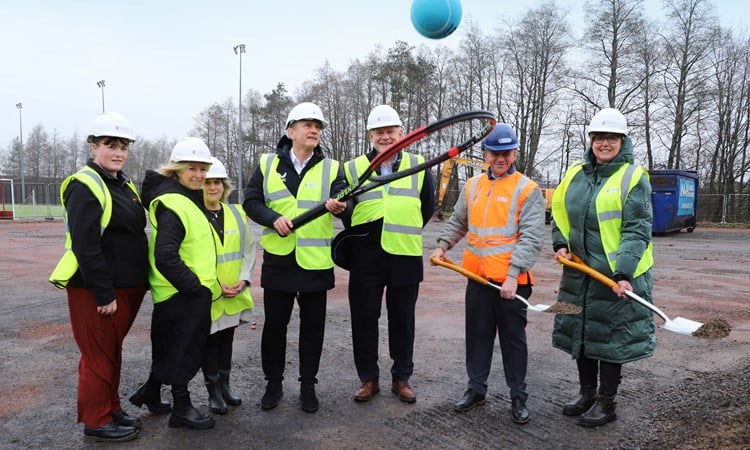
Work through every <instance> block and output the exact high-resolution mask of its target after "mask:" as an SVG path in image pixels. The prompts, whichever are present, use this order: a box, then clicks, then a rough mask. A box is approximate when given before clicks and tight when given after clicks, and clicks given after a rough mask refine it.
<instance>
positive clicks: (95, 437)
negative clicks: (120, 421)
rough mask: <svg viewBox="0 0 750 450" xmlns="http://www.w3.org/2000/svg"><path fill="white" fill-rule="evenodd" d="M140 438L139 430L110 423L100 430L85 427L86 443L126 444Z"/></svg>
mask: <svg viewBox="0 0 750 450" xmlns="http://www.w3.org/2000/svg"><path fill="white" fill-rule="evenodd" d="M136 437H138V428H133V427H123V426H121V425H117V424H116V423H114V422H110V423H108V424H106V425H104V426H101V427H99V428H91V427H87V426H85V427H83V440H84V441H85V442H126V441H132V440H133V439H135V438H136Z"/></svg>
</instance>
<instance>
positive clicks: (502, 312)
mask: <svg viewBox="0 0 750 450" xmlns="http://www.w3.org/2000/svg"><path fill="white" fill-rule="evenodd" d="M517 293H518V295H520V296H522V297H525V298H527V299H528V298H529V297H530V296H531V286H530V285H519V286H518V289H517ZM526 322H527V321H526V309H525V305H524V304H523V303H521V302H519V301H517V300H515V299H514V300H508V299H505V298H502V297H500V292H498V291H497V290H496V289H494V288H491V287H489V286H484V285H481V284H479V283H477V282H475V281H471V280H470V281H469V284H468V285H467V286H466V372H467V374H468V376H469V383H468V388H469V389H471V390H473V391H474V392H476V393H479V394H486V393H487V378H489V375H490V368H491V367H492V354H493V350H494V347H495V336H498V337H499V340H500V351H501V352H502V356H503V370H504V371H505V382H506V384H507V385H508V387H509V388H510V397H511V398H512V399H513V398H520V399H522V400H524V401H526V399H527V397H528V394H527V393H526V367H527V364H528V348H527V346H526Z"/></svg>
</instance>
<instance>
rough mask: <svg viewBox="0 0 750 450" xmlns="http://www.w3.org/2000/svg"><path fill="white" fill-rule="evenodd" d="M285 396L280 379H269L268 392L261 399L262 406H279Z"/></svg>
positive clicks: (268, 407) (264, 407)
mask: <svg viewBox="0 0 750 450" xmlns="http://www.w3.org/2000/svg"><path fill="white" fill-rule="evenodd" d="M283 396H284V390H283V389H282V387H281V382H280V381H269V382H268V385H266V392H265V393H264V394H263V398H261V399H260V407H261V408H262V409H274V408H275V407H277V406H279V401H280V400H281V397H283Z"/></svg>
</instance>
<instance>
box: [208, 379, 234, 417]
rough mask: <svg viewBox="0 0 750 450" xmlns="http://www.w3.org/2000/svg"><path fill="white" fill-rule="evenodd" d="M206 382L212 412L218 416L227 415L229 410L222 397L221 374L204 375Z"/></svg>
mask: <svg viewBox="0 0 750 450" xmlns="http://www.w3.org/2000/svg"><path fill="white" fill-rule="evenodd" d="M204 379H205V381H206V389H207V390H208V406H209V408H211V412H215V413H216V414H226V413H227V412H228V411H229V409H228V408H227V404H226V402H225V401H224V398H223V397H222V396H221V389H220V384H219V374H218V373H217V374H211V375H204Z"/></svg>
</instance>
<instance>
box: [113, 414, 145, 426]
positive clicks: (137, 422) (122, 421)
mask: <svg viewBox="0 0 750 450" xmlns="http://www.w3.org/2000/svg"><path fill="white" fill-rule="evenodd" d="M110 416H112V421H113V422H114V423H116V424H117V425H120V426H123V427H133V428H140V427H141V425H143V424H142V423H141V419H139V418H138V417H133V416H130V415H128V413H126V412H125V411H123V410H119V411H115V412H113V413H111V414H110Z"/></svg>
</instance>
